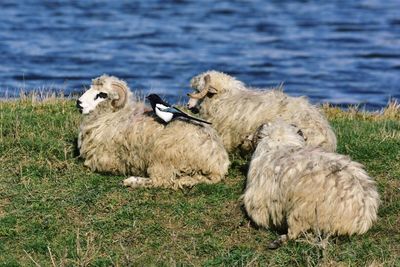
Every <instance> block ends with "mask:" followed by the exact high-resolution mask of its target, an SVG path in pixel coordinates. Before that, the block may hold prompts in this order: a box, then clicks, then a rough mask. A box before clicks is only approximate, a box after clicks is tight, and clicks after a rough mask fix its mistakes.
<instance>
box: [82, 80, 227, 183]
mask: <svg viewBox="0 0 400 267" xmlns="http://www.w3.org/2000/svg"><path fill="white" fill-rule="evenodd" d="M121 88H123V90H122V91H121ZM90 90H95V92H94V93H93V92H89V91H90ZM101 92H102V93H104V94H106V95H107V98H106V99H105V100H104V101H102V102H100V103H99V104H98V105H97V106H96V107H95V109H94V110H92V111H91V112H90V113H88V114H87V115H84V117H83V120H82V123H81V125H80V129H79V138H78V139H79V140H78V143H79V151H80V155H81V157H82V158H84V160H85V163H84V164H85V165H86V166H88V167H89V168H91V169H92V170H93V171H99V172H109V173H115V174H124V175H135V177H131V179H127V180H126V182H125V185H128V186H132V187H138V186H146V187H152V186H161V187H168V188H175V189H176V188H179V187H183V186H189V187H190V186H193V185H195V184H197V183H216V182H219V181H221V180H222V179H223V178H224V176H225V175H226V173H227V171H228V166H229V159H228V154H227V152H226V150H225V148H224V147H223V144H222V141H221V139H220V137H219V136H218V135H217V132H216V131H215V130H214V129H213V128H211V127H209V126H207V125H202V124H197V123H193V122H190V121H184V120H175V121H172V122H171V123H169V124H168V125H165V124H163V123H161V122H160V121H158V120H157V117H156V116H154V114H153V112H152V111H150V110H149V108H147V107H146V106H145V105H144V103H141V102H139V101H137V100H136V99H135V97H134V96H133V95H132V93H131V92H130V90H129V88H128V86H127V84H126V83H125V82H124V81H122V80H120V79H118V78H116V77H112V76H107V75H103V76H101V77H99V78H97V79H94V80H93V83H92V86H91V88H90V89H89V90H88V91H87V92H86V93H90V94H92V95H94V96H97V97H98V96H99V94H100V93H101ZM86 93H85V94H86ZM85 94H84V95H83V96H82V97H81V98H80V100H82V102H81V105H82V106H83V105H86V106H90V105H89V104H87V103H83V100H85V101H86V102H87V101H89V100H87V97H84V96H85ZM104 94H103V95H102V96H104ZM123 98H125V99H126V100H124V101H118V100H120V99H123ZM119 102H122V103H119Z"/></svg>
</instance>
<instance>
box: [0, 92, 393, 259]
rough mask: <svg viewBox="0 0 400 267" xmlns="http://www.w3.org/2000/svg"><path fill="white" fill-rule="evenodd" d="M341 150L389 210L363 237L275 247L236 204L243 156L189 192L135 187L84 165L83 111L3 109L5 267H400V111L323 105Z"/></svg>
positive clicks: (61, 105)
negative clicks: (80, 141) (215, 180)
mask: <svg viewBox="0 0 400 267" xmlns="http://www.w3.org/2000/svg"><path fill="white" fill-rule="evenodd" d="M324 110H325V112H326V114H327V116H328V118H329V120H330V121H331V123H332V125H333V127H334V128H335V132H336V133H337V135H338V140H339V147H338V151H339V152H340V153H344V154H348V155H350V156H351V157H352V158H353V159H354V160H356V161H359V162H361V163H363V164H364V165H365V166H366V169H367V170H368V172H369V173H370V174H371V175H372V176H373V177H374V178H375V179H376V181H377V183H378V187H379V192H380V194H381V198H382V204H381V207H380V210H379V221H378V222H377V223H376V225H375V226H374V227H373V228H372V229H371V230H370V231H369V232H367V234H365V235H362V236H353V237H340V238H334V239H332V240H330V241H329V243H328V244H326V246H325V248H324V249H322V248H321V247H320V246H317V245H315V244H312V243H309V242H307V240H304V239H303V240H299V241H292V242H289V244H288V245H287V246H284V247H281V248H280V249H277V250H274V251H271V250H268V249H267V244H268V243H269V242H270V241H271V240H273V239H275V238H276V236H277V233H275V232H274V231H270V230H265V229H261V228H257V227H255V226H254V225H252V224H251V223H250V221H249V219H248V218H247V217H246V215H245V213H244V211H243V209H242V208H241V206H240V205H239V203H238V198H239V196H240V195H241V193H242V191H243V187H244V184H245V172H246V161H245V160H244V159H243V158H241V157H240V156H237V155H235V154H232V155H231V160H232V166H231V168H230V171H229V175H228V177H227V178H226V180H225V181H224V182H222V183H219V184H216V185H198V186H196V187H194V188H193V189H192V190H190V191H172V190H166V189H138V190H128V189H126V188H124V187H122V186H121V184H120V182H121V180H122V179H123V178H124V177H123V176H113V175H106V174H98V173H92V172H90V171H89V170H88V169H86V168H84V167H83V162H82V160H80V159H79V158H78V152H77V149H76V137H77V133H78V125H79V121H80V114H79V113H78V112H77V111H76V110H75V108H74V102H73V101H72V100H69V99H64V98H57V97H54V96H47V97H45V98H44V99H43V100H41V101H38V100H37V99H36V97H31V98H29V97H25V98H22V99H18V100H9V101H2V102H0V111H1V115H0V138H1V139H0V166H1V167H0V266H110V265H114V266H152V265H156V266H266V265H268V266H400V217H399V212H400V152H399V151H400V108H399V106H398V105H397V104H396V103H392V104H391V105H389V106H388V107H387V108H386V109H385V110H384V111H382V112H380V113H362V112H358V111H357V110H356V109H354V108H353V109H350V110H348V111H342V110H340V109H337V108H334V107H329V106H324Z"/></svg>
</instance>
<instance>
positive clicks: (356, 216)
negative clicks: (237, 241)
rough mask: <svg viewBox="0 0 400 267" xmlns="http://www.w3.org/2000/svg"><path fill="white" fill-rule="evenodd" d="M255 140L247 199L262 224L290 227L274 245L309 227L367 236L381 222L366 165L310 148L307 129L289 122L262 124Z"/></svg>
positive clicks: (328, 232) (248, 208)
mask: <svg viewBox="0 0 400 267" xmlns="http://www.w3.org/2000/svg"><path fill="white" fill-rule="evenodd" d="M253 141H254V142H255V143H258V145H257V147H256V150H255V152H254V154H253V156H252V160H251V163H250V167H249V171H248V175H247V186H246V190H245V193H244V194H243V196H242V200H243V202H244V206H245V209H246V211H247V213H248V215H249V216H250V218H251V219H252V220H253V221H254V222H255V223H257V224H258V225H261V226H263V227H269V226H270V227H273V228H278V229H279V228H282V227H284V228H285V227H287V230H288V232H287V235H283V236H281V237H280V239H278V240H276V241H274V242H273V243H271V244H270V246H271V248H276V247H277V246H279V245H280V244H281V243H282V242H284V241H285V240H287V239H295V238H296V237H298V236H299V235H300V234H301V233H304V232H307V231H308V230H311V231H312V232H313V233H314V234H320V233H322V234H323V235H326V236H328V237H329V236H330V235H335V234H336V235H352V234H363V233H365V232H366V231H367V230H368V229H369V228H370V227H371V226H372V224H373V222H375V221H376V219H377V210H378V205H379V195H378V192H377V189H376V186H375V182H374V181H373V180H372V179H371V178H370V177H369V176H368V175H367V173H366V172H365V171H364V170H363V166H362V165H361V164H359V163H357V162H354V161H351V160H350V158H349V157H347V156H343V155H340V154H337V153H332V152H325V151H323V150H322V149H320V148H309V147H306V146H305V141H304V138H303V136H302V131H301V130H299V129H298V128H297V127H296V126H294V125H289V124H287V123H285V122H283V121H277V122H275V123H273V124H270V125H268V124H264V125H262V126H261V127H260V128H259V130H258V131H257V132H256V134H255V135H254V137H253Z"/></svg>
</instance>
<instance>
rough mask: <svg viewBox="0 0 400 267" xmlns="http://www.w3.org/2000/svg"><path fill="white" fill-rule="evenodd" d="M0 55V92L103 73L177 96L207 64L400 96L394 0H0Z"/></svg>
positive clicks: (249, 79)
mask: <svg viewBox="0 0 400 267" xmlns="http://www.w3.org/2000/svg"><path fill="white" fill-rule="evenodd" d="M321 2H323V3H321ZM0 59H1V60H0V97H4V96H12V95H15V94H19V91H20V90H21V89H22V90H24V91H29V90H32V89H36V90H37V89H39V90H48V89H52V90H60V91H61V92H64V93H65V94H70V93H74V92H81V91H82V90H84V88H85V87H88V86H89V85H90V81H91V79H92V78H94V77H96V76H98V75H101V74H103V73H108V74H112V75H116V76H118V77H121V78H124V79H126V80H127V81H128V83H129V85H130V86H131V88H134V89H138V90H140V91H141V92H143V93H148V92H155V93H160V94H162V95H164V96H165V97H167V98H168V99H170V100H171V101H178V100H180V101H182V100H185V97H184V96H185V95H186V93H187V92H188V84H189V80H190V78H191V77H192V76H194V75H196V74H198V73H200V72H203V71H205V70H208V69H216V70H220V71H224V72H227V73H229V74H232V75H234V76H236V77H237V78H238V79H240V80H242V81H244V82H245V83H246V84H248V85H251V86H255V87H271V86H276V85H278V84H280V83H284V85H285V91H286V92H287V93H288V94H291V95H307V96H308V97H309V98H310V99H311V101H312V102H314V103H323V102H331V103H334V104H338V105H346V104H362V105H365V106H366V107H367V108H371V109H375V108H379V107H382V106H384V105H386V103H387V102H388V100H389V98H397V99H399V98H400V1H399V0H385V1H381V0H376V1H375V0H374V1H370V0H366V1H261V0H255V1H178V0H176V1H167V0H158V1H154V0H146V1H39V0H24V1H15V0H1V1H0Z"/></svg>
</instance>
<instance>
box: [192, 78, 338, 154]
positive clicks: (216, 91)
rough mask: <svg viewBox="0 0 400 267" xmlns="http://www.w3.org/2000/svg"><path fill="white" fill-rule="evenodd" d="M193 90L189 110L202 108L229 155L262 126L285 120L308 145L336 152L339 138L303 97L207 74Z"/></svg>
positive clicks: (195, 83) (200, 109)
mask: <svg viewBox="0 0 400 267" xmlns="http://www.w3.org/2000/svg"><path fill="white" fill-rule="evenodd" d="M191 87H192V88H193V89H195V90H197V91H199V92H197V93H193V94H189V97H190V100H189V102H188V108H189V109H192V110H195V109H196V108H197V106H198V107H199V112H200V116H201V117H202V118H203V119H206V120H207V121H210V122H211V123H212V124H213V127H215V129H216V130H217V131H218V133H219V134H220V135H221V137H222V139H223V142H224V145H225V147H226V149H228V151H231V150H233V149H235V148H237V147H240V146H242V148H243V149H244V150H248V148H249V147H248V146H246V139H247V137H248V136H249V135H251V134H252V133H253V132H254V131H255V130H256V129H257V128H258V126H260V125H261V124H263V123H267V122H270V121H273V120H275V119H278V118H280V119H282V120H284V121H286V122H288V123H293V124H295V125H297V126H298V127H300V128H301V129H302V130H303V132H304V135H305V138H306V143H307V145H309V146H313V147H322V148H324V149H326V150H327V151H335V150H336V136H335V134H334V133H333V131H332V129H331V127H330V126H329V124H328V122H327V120H326V119H325V117H324V116H323V115H322V113H321V112H320V111H319V109H318V108H316V107H315V106H313V105H311V104H310V103H309V102H308V101H307V100H306V99H305V98H303V97H289V96H287V95H286V94H284V93H283V92H282V91H281V90H269V91H261V90H255V89H248V88H246V87H245V85H244V84H243V83H242V82H240V81H238V80H236V79H235V78H234V77H231V76H229V75H227V74H224V73H222V72H217V71H208V72H205V73H202V74H200V75H197V76H195V77H194V78H192V80H191Z"/></svg>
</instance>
